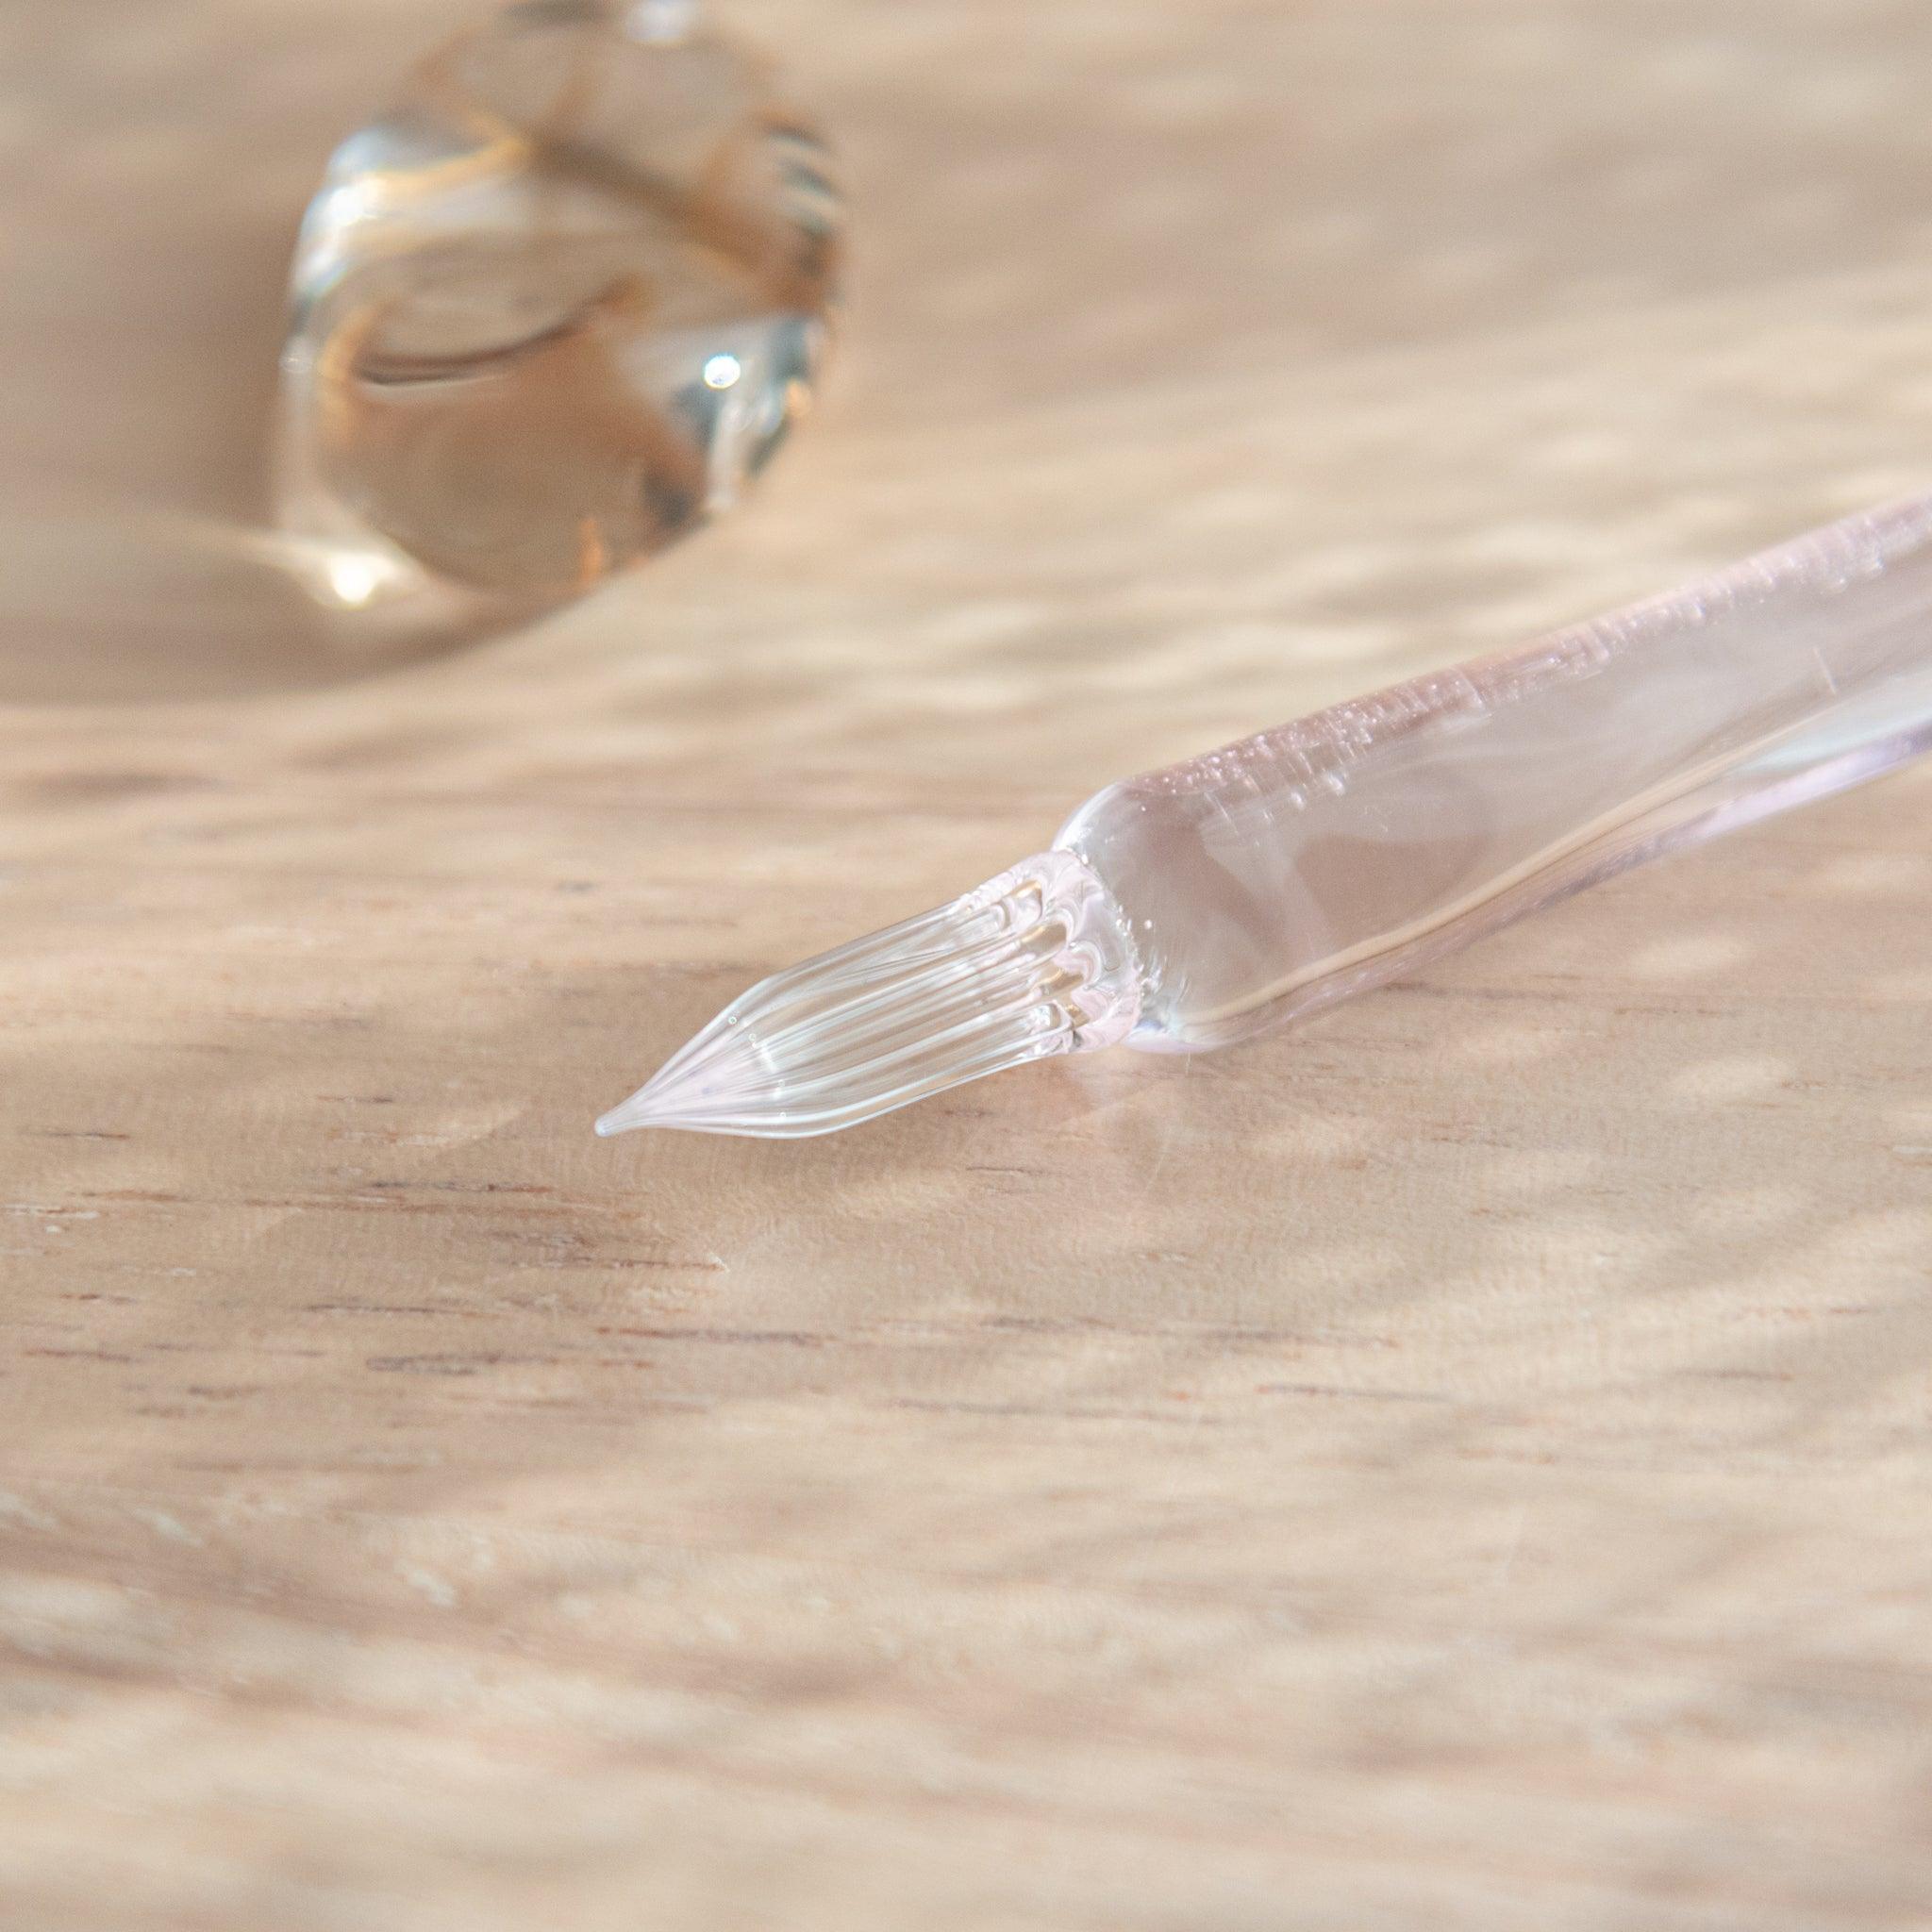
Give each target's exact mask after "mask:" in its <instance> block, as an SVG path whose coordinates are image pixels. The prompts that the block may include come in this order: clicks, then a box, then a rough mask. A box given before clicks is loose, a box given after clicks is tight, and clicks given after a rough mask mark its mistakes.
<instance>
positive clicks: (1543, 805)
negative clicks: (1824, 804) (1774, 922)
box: [1058, 502, 1932, 1050]
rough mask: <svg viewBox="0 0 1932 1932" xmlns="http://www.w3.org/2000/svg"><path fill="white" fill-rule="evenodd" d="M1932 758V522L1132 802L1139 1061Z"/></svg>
mask: <svg viewBox="0 0 1932 1932" xmlns="http://www.w3.org/2000/svg"><path fill="white" fill-rule="evenodd" d="M1928 745H1932V505H1928V504H1927V503H1925V502H1915V503H1913V504H1910V505H1907V506H1904V507H1902V508H1896V509H1891V510H1887V511H1881V512H1877V513H1874V514H1872V515H1869V516H1862V517H1857V518H1854V519H1851V520H1849V521H1848V522H1845V523H1843V524H1840V525H1834V526H1833V527H1831V528H1830V529H1827V530H1824V531H1822V532H1820V533H1818V534H1817V535H1815V536H1812V537H1808V538H1805V539H1802V540H1800V541H1796V542H1794V543H1791V544H1790V545H1788V546H1786V547H1784V548H1783V549H1780V550H1777V551H1774V552H1771V553H1769V554H1768V555H1766V556H1764V557H1761V558H1754V559H1753V560H1751V561H1750V562H1748V563H1744V564H1741V565H1739V566H1737V567H1736V568H1734V569H1732V570H1729V571H1726V572H1724V573H1723V574H1722V575H1718V576H1715V577H1713V578H1711V579H1709V580H1708V581H1707V582H1705V583H1702V584H1698V585H1695V586H1692V587H1691V588H1690V589H1688V590H1686V591H1680V592H1678V593H1676V594H1674V595H1672V596H1668V597H1661V598H1657V599H1656V600H1654V601H1652V602H1650V603H1647V604H1643V605H1641V606H1639V607H1637V608H1634V609H1632V610H1629V611H1626V612H1624V613H1621V614H1619V615H1617V616H1614V617H1608V618H1604V619H1601V620H1599V621H1597V622H1595V623H1592V624H1587V625H1579V626H1577V627H1575V628H1574V629H1572V630H1568V631H1564V632H1560V633H1558V634H1557V635H1556V636H1554V637H1552V638H1549V639H1547V640H1545V641H1541V642H1540V643H1537V644H1534V645H1532V646H1530V647H1529V648H1528V649H1526V650H1521V651H1517V652H1515V653H1512V654H1509V655H1507V656H1501V657H1496V658H1488V659H1484V660H1481V661H1479V662H1476V663H1474V664H1470V665H1467V666H1463V667H1461V668H1459V669H1457V670H1454V671H1448V672H1442V673H1438V674H1433V675H1428V676H1425V677H1422V678H1418V679H1416V680H1415V681H1413V682H1412V683H1408V684H1405V685H1399V686H1396V687H1394V688H1393V689H1391V690H1389V691H1383V692H1380V693H1377V694H1375V695H1374V696H1371V697H1366V698H1362V699H1358V700H1355V701H1352V702H1350V703H1347V704H1342V705H1338V706H1336V707H1334V708H1332V709H1330V710H1326V711H1323V712H1320V713H1317V714H1316V715H1314V716H1313V717H1310V718H1307V719H1304V720H1302V721H1300V722H1298V723H1296V724H1289V725H1286V726H1284V727H1282V728H1281V729H1279V730H1274V731H1268V732H1263V733H1261V734H1260V735H1258V736H1257V737H1255V738H1251V739H1247V740H1245V741H1242V742H1241V743H1239V744H1235V745H1231V746H1228V747H1227V748H1225V749H1224V750H1222V751H1219V752H1214V753H1210V754H1209V755H1208V756H1207V757H1205V758H1195V759H1191V760H1190V761H1188V762H1187V763H1185V764H1181V765H1175V766H1173V767H1170V768H1169V769H1167V770H1165V771H1160V772H1155V773H1151V774H1147V775H1145V776H1143V777H1139V778H1133V779H1129V780H1127V781H1125V782H1124V783H1123V784H1120V785H1116V786H1112V787H1109V788H1108V790H1107V791H1103V792H1102V793H1100V794H1099V796H1098V797H1096V798H1094V799H1093V800H1091V802H1090V803H1089V804H1088V805H1086V806H1085V807H1083V808H1081V809H1080V810H1079V811H1078V812H1077V813H1075V815H1074V818H1073V819H1072V820H1071V821H1070V822H1069V823H1068V824H1067V826H1066V827H1065V829H1064V830H1063V831H1062V832H1061V834H1060V838H1059V841H1058V842H1059V843H1060V844H1061V845H1062V846H1063V847H1065V848H1067V849H1068V850H1071V851H1073V852H1075V853H1077V854H1078V855H1079V857H1080V858H1082V860H1083V861H1084V862H1085V863H1086V864H1087V865H1088V866H1089V867H1090V868H1091V870H1092V871H1093V873H1094V874H1095V875H1096V876H1098V877H1099V878H1101V879H1103V880H1105V881H1106V883H1107V886H1108V890H1109V891H1110V892H1111V893H1112V894H1113V896H1114V898H1115V900H1116V901H1117V902H1118V904H1119V905H1120V907H1121V908H1122V910H1123V913H1124V916H1125V917H1126V919H1127V921H1128V923H1129V924H1130V926H1131V928H1132V930H1133V932H1134V934H1135V937H1136V941H1137V943H1138V944H1139V945H1140V947H1141V955H1142V960H1143V967H1144V971H1145V974H1146V982H1147V984H1146V997H1145V999H1144V1001H1143V1003H1142V1008H1141V1021H1140V1025H1139V1028H1138V1030H1137V1032H1136V1033H1135V1035H1134V1038H1133V1042H1132V1043H1133V1044H1136V1045H1139V1046H1144V1047H1150V1048H1155V1049H1168V1050H1188V1049H1191V1048H1199V1047H1208V1046H1215V1045H1220V1044H1223V1043H1224V1042H1226V1041H1233V1040H1238V1039H1241V1038H1242V1037H1245V1036H1246V1035H1249V1034H1252V1033H1256V1032H1258V1031H1261V1030H1263V1029H1264V1028H1267V1027H1270V1026H1273V1025H1276V1024H1282V1023H1284V1022H1286V1021H1288V1020H1291V1019H1293V1018H1295V1017H1297V1016H1298V1015H1300V1014H1303V1013H1306V1012H1308V1011H1310V1010H1313V1009H1315V1008H1320V1007H1322V1006H1324V1005H1327V1004H1330V1003H1332V1002H1333V1001H1335V1000H1338V999H1341V998H1343V997H1346V996H1347V995H1349V994H1350V993H1353V992H1357V991H1362V990H1364V989H1365V988H1366V987H1369V986H1373V985H1376V984H1379V983H1381V982H1383V981H1385V980H1387V979H1390V978H1391V977H1393V976H1394V975H1395V974H1399V973H1401V972H1403V971H1406V970H1407V969H1409V968H1410V967H1412V966H1414V965H1415V964H1417V963H1419V962H1420V961H1422V960H1423V959H1425V958H1430V957H1433V956H1435V955H1437V954H1440V953H1441V952H1445V951H1447V950H1449V949H1451V948H1453V947H1455V946H1457V945H1460V944H1462V943H1464V942H1465V941H1468V940H1470V939H1472V938H1474V937H1475V936H1476V935H1477V934H1479V933H1481V932H1483V931H1485V930H1488V929H1490V928H1491V927H1493V926H1495V925H1498V924H1502V923H1504V922H1505V921H1507V920H1508V919H1511V918H1513V917H1516V916H1518V915H1520V914H1522V913H1523V912H1525V911H1528V910H1530V909H1532V908H1535V907H1537V906H1539V905H1542V904H1545V903H1547V902H1548V901H1550V900H1551V899H1553V898H1556V897H1558V896H1560V895H1562V894H1563V893H1566V892H1570V891H1575V890H1577V889H1578V888H1579V887H1582V886H1585V885H1588V884H1590V883H1591V881H1593V880H1595V879H1598V878H1601V877H1603V876H1605V875H1606V874H1608V873H1610V872H1612V871H1615V870H1618V869H1621V868H1623V867H1625V866H1629V865H1632V864H1635V863H1637V862H1639V861H1641V860H1642V859H1644V858H1649V857H1652V856H1654V855H1655V854H1657V853H1658V852H1660V851H1664V850H1668V849H1671V848H1673V847H1674V846H1676V845H1679V844H1682V843H1685V842H1687V841H1691V840H1694V839H1698V838H1704V837H1709V836H1712V835H1714V834H1716V833H1718V832H1721V831H1724V830H1725V829H1728V828H1730V827H1731V826H1734V825H1736V824H1742V823H1745V822H1747V821H1749V820H1751V819H1753V818H1757V817H1760V816H1762V815H1764V814H1766V813H1768V812H1772V811H1776V810H1779V809H1782V808H1786V807H1788V806H1790V805H1795V804H1799V803H1802V802H1803V801H1804V800H1806V799H1807V798H1813V797H1818V796H1821V795H1823V794H1824V793H1826V792H1829V791H1835V790H1838V789H1840V787H1842V786H1845V785H1848V784H1852V783H1855V782H1857V780H1858V779H1860V778H1864V777H1869V776H1872V775H1874V774H1876V773H1878V772H1881V771H1884V770H1887V769H1889V768H1890V767H1891V766H1893V765H1895V764H1898V763H1900V762H1902V761H1903V760H1905V759H1906V758H1909V757H1911V756H1913V755H1914V754H1915V753H1917V752H1920V751H1923V750H1924V749H1926V748H1927V747H1928Z"/></svg>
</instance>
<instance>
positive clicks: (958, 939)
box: [597, 852, 1139, 1140]
mask: <svg viewBox="0 0 1932 1932" xmlns="http://www.w3.org/2000/svg"><path fill="white" fill-rule="evenodd" d="M1138 1009H1139V976H1138V969H1137V968H1136V966H1135V963H1134V959H1133V954H1132V949H1131V948H1130V947H1129V945H1128V943H1127V941H1126V937H1125V934H1124V931H1123V929H1122V927H1121V925H1120V922H1119V919H1118V915H1117V914H1116V913H1115V911H1114V908H1113V903H1112V901H1111V899H1109V898H1108V895H1107V892H1106V890H1105V889H1104V888H1103V887H1102V886H1101V884H1100V882H1099V881H1098V880H1097V879H1096V878H1094V876H1093V875H1092V874H1091V873H1090V872H1089V871H1088V870H1087V868H1086V867H1085V866H1084V865H1082V864H1081V863H1080V861H1079V860H1078V859H1077V858H1074V857H1073V855H1072V854H1071V853H1066V852H1047V853H1041V854H1040V855H1039V856H1038V857H1036V858H1030V859H1026V860H1024V861H1023V862H1022V863H1021V864H1019V865H1017V866H1015V867H1013V868H1012V870H1011V871H1009V872H1006V873H1002V874H1000V876H999V877H998V878H996V879H992V880H990V881H989V882H988V883H987V884H986V885H984V886H981V887H980V888H979V889H978V890H977V891H972V892H967V893H965V894H963V895H962V896H961V897H959V898H958V899H955V900H954V901H953V902H952V903H951V904H950V905H947V906H941V907H940V908H938V909H937V910H936V911H932V912H928V913H925V914H924V916H923V917H921V918H918V919H912V920H908V921H907V922H906V923H905V924H902V925H895V926H891V927H889V928H888V929H887V930H885V931H884V932H879V933H874V934H872V935H871V936H870V937H868V938H866V939H861V940H857V941H853V943H852V944H850V945H846V946H841V947H839V948H837V949H836V950H835V951H833V952H829V953H825V954H823V955H822V956H821V957H820V958H816V959H808V960H807V961H806V963H805V964H804V965H802V966H793V967H791V969H790V970H789V971H787V972H784V973H778V974H774V975H773V976H772V977H771V978H770V979H766V980H762V981H760V982H759V983H758V985H757V986H755V987H753V988H752V989H751V990H750V991H748V992H745V993H742V994H741V995H740V996H739V998H737V999H736V1000H734V1001H733V1002H732V1003H731V1005H730V1006H728V1007H726V1008H725V1009H724V1011H723V1012H722V1013H720V1014H719V1015H718V1017H717V1018H716V1019H715V1020H713V1021H712V1022H711V1024H709V1025H708V1026H707V1027H706V1028H705V1029H704V1031H703V1032H701V1033H700V1034H698V1036H697V1037H696V1038H695V1039H694V1040H692V1041H691V1043H690V1044H689V1045H687V1046H686V1047H685V1048H684V1049H683V1050H682V1051H681V1052H680V1053H678V1054H676V1055H675V1056H674V1057H673V1058H671V1059H670V1060H668V1061H666V1063H665V1064H664V1066H663V1067H662V1068H661V1069H660V1070H659V1071H658V1074H656V1075H655V1076H654V1077H653V1078H652V1079H651V1080H650V1081H649V1082H648V1083H647V1084H646V1085H644V1086H643V1087H641V1088H640V1089H639V1091H637V1092H636V1093H635V1094H633V1095H632V1096H631V1098H630V1099H628V1100H627V1101H625V1103H624V1105H623V1106H622V1107H617V1108H612V1109H611V1110H610V1112H608V1113H607V1114H606V1115H605V1116H604V1118H603V1119H602V1120H600V1121H599V1122H598V1123H597V1131H598V1132H599V1133H600V1134H606V1135H609V1134H622V1133H625V1132H627V1131H628V1130H629V1129H630V1128H633V1127H681V1128H684V1129H686V1130H688V1131H691V1132H694V1133H708V1134H751V1135H757V1136H760V1137H763V1138H767V1139H774V1140H789V1139H798V1138H801V1137H804V1136H806V1135H810V1134H828V1133H831V1132H833V1131H835V1130H836V1129H838V1128H840V1127H849V1126H856V1125H858V1124H859V1123H860V1122H861V1121H868V1120H872V1119H874V1118H875V1117H876V1116H877V1115H879V1114H883V1113H890V1112H891V1110H892V1109H893V1108H900V1107H905V1106H906V1105H908V1103H909V1102H911V1101H914V1100H922V1099H924V1098H925V1097H926V1096H928V1095H930V1094H934V1093H940V1092H943V1091H945V1090H946V1089H947V1088H949V1087H958V1086H959V1085H961V1084H962V1083H963V1082H965V1081H968V1080H976V1079H978V1078H980V1077H981V1076H982V1075H984V1074H995V1073H998V1072H1000V1071H1001V1069H1003V1068H1006V1067H1015V1066H1020V1065H1023V1064H1024V1062H1026V1061H1028V1060H1036V1059H1045V1058H1049V1057H1050V1056H1052V1055H1055V1054H1062V1053H1074V1052H1079V1051H1083V1050H1085V1049H1087V1048H1089V1047H1097V1046H1109V1045H1112V1044H1113V1043H1114V1042H1115V1041H1119V1040H1121V1039H1123V1038H1124V1037H1125V1035H1126V1033H1127V1032H1128V1031H1129V1030H1130V1029H1131V1027H1132V1025H1133V1023H1134V1018H1135V1015H1136V1013H1137V1012H1138Z"/></svg>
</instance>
